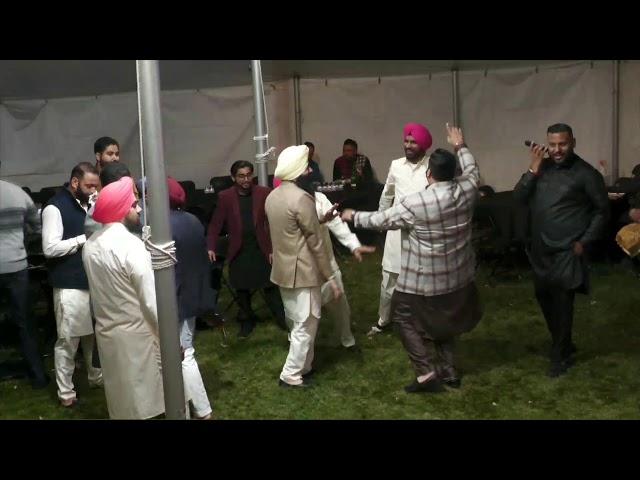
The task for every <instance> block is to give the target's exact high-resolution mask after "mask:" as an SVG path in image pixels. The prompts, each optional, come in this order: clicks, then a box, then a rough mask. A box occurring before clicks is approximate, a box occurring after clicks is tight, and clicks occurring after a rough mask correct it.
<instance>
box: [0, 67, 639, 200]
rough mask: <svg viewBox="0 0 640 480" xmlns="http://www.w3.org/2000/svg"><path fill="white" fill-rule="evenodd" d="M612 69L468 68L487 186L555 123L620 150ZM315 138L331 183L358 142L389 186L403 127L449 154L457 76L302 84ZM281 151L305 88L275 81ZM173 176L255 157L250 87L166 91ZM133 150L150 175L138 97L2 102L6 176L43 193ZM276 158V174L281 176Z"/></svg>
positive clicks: (593, 150) (630, 98)
mask: <svg viewBox="0 0 640 480" xmlns="http://www.w3.org/2000/svg"><path fill="white" fill-rule="evenodd" d="M612 76H613V69H612V62H610V61H598V62H594V64H593V65H591V64H590V63H589V62H582V63H579V64H571V65H555V66H548V65H547V66H544V67H543V68H542V67H541V68H540V69H539V70H538V71H537V72H536V70H535V69H534V68H518V69H500V70H489V71H488V72H484V71H475V72H471V71H461V72H460V73H459V76H458V78H459V82H460V85H459V105H460V113H461V124H462V127H463V129H464V132H465V136H466V138H467V140H468V142H469V145H470V146H471V147H472V149H473V152H474V153H475V155H476V157H477V159H478V162H479V164H480V169H481V174H482V177H483V180H484V182H485V183H486V184H489V185H492V186H493V187H494V188H496V190H499V191H500V190H510V189H512V188H513V186H514V185H515V183H516V182H517V180H518V178H519V177H520V175H521V174H522V172H523V171H525V170H526V167H527V165H528V154H527V151H526V149H525V147H524V146H523V145H522V142H523V141H524V140H525V139H527V138H529V139H531V140H534V141H538V142H542V141H544V139H545V132H546V127H547V126H548V125H550V124H551V123H555V122H564V123H568V124H570V125H571V126H572V127H573V128H574V132H575V135H576V138H577V141H578V146H577V151H578V153H579V154H580V155H582V156H583V157H584V158H585V159H586V160H587V161H589V162H591V163H592V164H594V165H595V164H597V162H598V161H599V160H606V161H607V162H608V163H609V165H611V154H612V141H613V139H612V111H613V96H612V93H613V91H612V78H613V77H612ZM639 79H640V62H623V63H622V64H621V75H620V88H621V99H620V175H629V173H630V171H631V168H632V167H633V166H634V165H635V164H637V163H639V162H640V135H639V133H640V132H639V130H640V82H639V81H638V80H639ZM300 89H301V92H300V94H301V110H302V134H303V141H305V140H309V141H312V142H314V144H315V145H316V158H317V159H318V160H319V161H320V166H321V169H322V170H323V172H324V174H325V176H326V177H327V178H330V177H331V174H332V168H333V161H334V160H335V158H337V157H338V156H339V155H340V154H341V152H342V143H343V141H344V139H346V138H353V139H355V140H356V141H358V143H359V146H360V151H361V152H362V153H364V154H366V155H367V156H368V157H369V158H370V159H371V161H372V164H373V167H374V170H375V171H376V174H377V177H378V179H379V180H380V181H384V179H385V178H386V174H387V171H388V167H389V163H390V161H391V160H393V159H395V158H398V157H401V156H402V155H403V151H402V133H401V132H402V127H403V125H404V124H405V123H407V122H410V121H417V122H421V123H424V124H426V125H427V126H428V127H429V128H430V130H431V131H432V134H433V136H434V148H435V147H441V146H443V147H447V144H446V135H445V129H444V124H445V123H446V122H452V119H453V113H452V75H451V73H450V72H444V73H438V74H436V73H434V74H431V75H430V76H429V75H414V76H403V77H382V78H378V77H374V78H372V77H369V78H341V79H302V80H301V82H300ZM265 100H266V105H267V111H268V116H267V118H268V124H269V129H270V139H269V143H270V145H272V146H275V147H276V149H277V152H276V153H279V151H280V150H282V149H283V148H284V147H286V146H288V145H290V144H292V143H293V142H294V140H295V124H294V122H295V112H294V101H293V81H292V80H288V81H282V82H274V83H265ZM162 112H163V113H162V115H163V119H162V120H163V134H164V143H165V145H164V147H165V150H164V152H165V161H166V163H167V172H168V173H169V174H171V175H173V176H175V177H176V178H178V179H179V180H183V179H191V180H194V181H195V183H196V185H197V187H199V188H202V187H204V186H205V185H206V184H207V182H208V180H209V178H211V177H212V176H217V175H226V174H228V168H229V166H230V164H231V163H232V162H233V161H234V160H238V159H246V160H253V159H254V155H255V142H254V141H253V140H252V138H253V135H254V132H255V126H254V118H253V117H254V112H253V99H252V90H251V87H250V86H238V87H224V88H215V89H207V90H199V91H193V90H191V91H164V92H162ZM102 135H110V136H114V137H115V138H117V139H118V140H120V142H121V150H122V154H121V159H122V161H124V162H126V163H127V164H128V165H129V166H130V167H131V168H132V170H133V171H134V173H135V174H138V173H139V158H140V157H139V139H138V118H137V99H136V94H135V93H126V94H117V95H105V96H99V97H90V98H87V97H85V98H66V99H55V100H49V101H38V100H29V101H15V102H9V101H5V102H4V103H3V104H2V105H0V160H2V167H1V171H0V175H1V176H2V178H7V179H8V180H10V181H14V182H15V183H18V184H20V185H25V186H29V187H30V188H31V189H32V190H38V189H39V188H41V187H45V186H52V185H59V184H61V183H63V182H64V181H66V180H67V177H68V175H69V172H70V171H71V168H72V167H73V165H75V164H76V163H77V162H79V161H83V160H88V161H93V152H92V145H93V141H94V140H95V139H96V138H97V137H99V136H102ZM274 167H275V165H274V162H272V163H271V164H270V165H269V171H270V172H272V171H273V170H274Z"/></svg>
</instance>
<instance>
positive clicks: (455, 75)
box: [451, 68, 462, 128]
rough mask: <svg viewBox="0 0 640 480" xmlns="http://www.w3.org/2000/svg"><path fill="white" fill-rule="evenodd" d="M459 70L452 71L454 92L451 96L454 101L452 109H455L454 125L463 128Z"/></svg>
mask: <svg viewBox="0 0 640 480" xmlns="http://www.w3.org/2000/svg"><path fill="white" fill-rule="evenodd" d="M458 91H459V89H458V70H457V69H455V68H454V69H452V70H451V92H452V96H451V101H452V104H453V105H452V107H453V124H454V125H455V126H456V127H460V128H462V125H461V124H460V106H459V105H460V103H459V98H458Z"/></svg>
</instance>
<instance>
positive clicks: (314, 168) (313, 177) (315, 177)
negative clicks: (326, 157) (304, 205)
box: [304, 142, 324, 183]
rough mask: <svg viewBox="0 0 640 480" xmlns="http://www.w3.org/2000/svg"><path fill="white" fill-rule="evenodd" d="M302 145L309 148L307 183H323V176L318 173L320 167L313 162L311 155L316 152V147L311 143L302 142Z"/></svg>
mask: <svg viewBox="0 0 640 480" xmlns="http://www.w3.org/2000/svg"><path fill="white" fill-rule="evenodd" d="M304 144H305V145H306V146H307V147H309V168H310V169H311V173H310V174H309V181H310V182H311V183H324V175H322V172H321V171H320V165H318V162H316V161H315V160H313V153H314V152H315V151H316V147H315V146H314V145H313V143H311V142H304Z"/></svg>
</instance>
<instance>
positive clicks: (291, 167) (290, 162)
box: [273, 145, 309, 180]
mask: <svg viewBox="0 0 640 480" xmlns="http://www.w3.org/2000/svg"><path fill="white" fill-rule="evenodd" d="M308 166H309V147H307V146H306V145H294V146H292V147H287V148H285V149H284V150H283V151H282V152H281V153H280V155H279V156H278V165H277V166H276V171H275V172H273V176H274V177H275V178H279V179H281V180H295V179H296V178H298V177H299V176H300V175H302V174H303V173H304V172H305V170H306V169H307V167H308Z"/></svg>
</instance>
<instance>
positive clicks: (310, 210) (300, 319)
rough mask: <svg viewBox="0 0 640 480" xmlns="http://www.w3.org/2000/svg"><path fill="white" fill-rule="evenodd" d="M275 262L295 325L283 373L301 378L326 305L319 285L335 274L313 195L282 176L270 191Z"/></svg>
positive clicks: (291, 379) (274, 276)
mask: <svg viewBox="0 0 640 480" xmlns="http://www.w3.org/2000/svg"><path fill="white" fill-rule="evenodd" d="M265 211H266V213H267V217H268V219H269V230H270V233H271V243H272V245H273V265H272V268H271V281H272V282H273V283H275V284H276V285H278V286H279V287H280V294H281V295H282V303H283V304H284V310H285V318H286V321H287V324H288V325H289V328H290V330H291V334H290V338H291V342H290V345H289V355H288V356H287V360H286V362H285V365H284V367H283V369H282V372H281V374H280V379H281V380H282V381H283V382H286V383H288V384H290V385H298V384H300V383H302V375H304V374H305V373H307V372H308V371H309V370H311V363H312V362H313V347H314V342H315V336H316V333H317V330H318V322H319V320H320V309H321V304H322V300H321V290H320V287H321V286H322V284H323V283H325V282H326V281H327V280H328V279H329V278H331V277H332V276H333V268H332V265H331V261H330V257H329V254H328V251H327V248H326V245H325V240H324V235H323V233H322V230H321V227H320V223H319V222H318V215H317V213H316V206H315V200H314V198H313V197H312V196H311V195H309V194H308V193H307V192H305V191H304V190H302V189H300V188H298V187H297V186H296V185H295V184H294V183H293V182H288V181H287V182H282V185H280V187H278V188H277V189H275V190H274V191H273V192H271V193H270V194H269V196H268V197H267V201H266V203H265Z"/></svg>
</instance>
